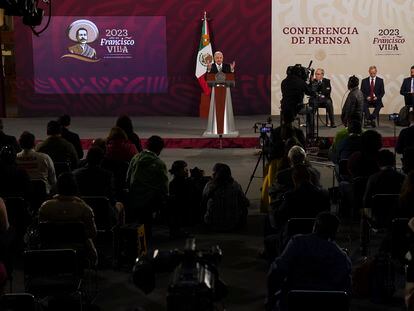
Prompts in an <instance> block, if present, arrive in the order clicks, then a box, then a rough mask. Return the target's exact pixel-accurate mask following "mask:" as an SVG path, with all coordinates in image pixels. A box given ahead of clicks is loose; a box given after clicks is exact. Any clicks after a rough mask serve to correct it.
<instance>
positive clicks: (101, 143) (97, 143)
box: [79, 138, 125, 179]
mask: <svg viewBox="0 0 414 311" xmlns="http://www.w3.org/2000/svg"><path fill="white" fill-rule="evenodd" d="M92 147H98V148H101V149H102V151H103V152H104V155H105V153H106V140H105V139H104V138H96V139H94V140H93V141H92V143H91V145H90V146H89V149H90V148H92ZM86 164H88V161H87V160H86V158H85V159H82V160H80V161H79V167H84V166H85V165H86ZM124 179H125V178H124Z"/></svg>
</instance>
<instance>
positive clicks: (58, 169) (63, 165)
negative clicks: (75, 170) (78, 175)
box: [53, 162, 71, 177]
mask: <svg viewBox="0 0 414 311" xmlns="http://www.w3.org/2000/svg"><path fill="white" fill-rule="evenodd" d="M53 165H54V167H55V173H56V177H59V175H60V174H62V173H66V172H70V171H71V168H70V163H69V162H53Z"/></svg>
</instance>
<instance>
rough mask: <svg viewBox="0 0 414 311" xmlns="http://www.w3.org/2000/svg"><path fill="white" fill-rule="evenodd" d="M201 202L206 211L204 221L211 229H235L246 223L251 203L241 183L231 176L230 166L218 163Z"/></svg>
mask: <svg viewBox="0 0 414 311" xmlns="http://www.w3.org/2000/svg"><path fill="white" fill-rule="evenodd" d="M201 204H202V209H203V210H204V209H205V211H206V213H205V215H204V222H205V224H206V225H207V227H208V228H209V229H210V230H213V231H233V230H235V229H239V228H242V227H243V226H244V225H245V223H246V217H247V214H248V211H247V207H248V206H249V204H250V203H249V200H248V199H247V198H246V196H245V194H244V192H243V190H242V188H241V186H240V184H239V183H238V182H237V181H235V180H234V179H233V177H232V176H231V170H230V167H229V166H228V165H227V164H223V163H216V164H215V165H214V167H213V179H212V180H211V181H210V182H208V183H207V185H206V187H205V188H204V191H203V197H202V203H201Z"/></svg>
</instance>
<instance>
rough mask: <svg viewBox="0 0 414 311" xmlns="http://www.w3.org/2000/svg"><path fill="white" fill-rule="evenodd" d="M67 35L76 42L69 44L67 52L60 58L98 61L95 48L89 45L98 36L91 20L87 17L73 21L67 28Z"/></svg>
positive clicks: (97, 31) (96, 28)
mask: <svg viewBox="0 0 414 311" xmlns="http://www.w3.org/2000/svg"><path fill="white" fill-rule="evenodd" d="M67 36H68V37H69V39H70V40H72V41H74V42H76V44H75V45H71V46H69V47H68V51H69V53H68V54H65V55H63V56H62V58H75V59H78V60H81V61H85V62H99V61H100V59H99V58H98V57H97V55H96V50H95V49H94V48H93V47H91V46H90V45H89V44H90V43H92V42H94V41H95V40H96V39H97V38H98V36H99V30H98V27H96V25H95V24H94V23H93V22H91V21H90V20H87V19H79V20H76V21H74V22H73V23H72V24H70V26H69V27H68V29H67Z"/></svg>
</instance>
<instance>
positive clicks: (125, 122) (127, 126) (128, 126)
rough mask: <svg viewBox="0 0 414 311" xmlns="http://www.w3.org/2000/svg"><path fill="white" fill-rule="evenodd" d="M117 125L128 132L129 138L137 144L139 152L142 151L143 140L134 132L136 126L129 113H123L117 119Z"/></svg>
mask: <svg viewBox="0 0 414 311" xmlns="http://www.w3.org/2000/svg"><path fill="white" fill-rule="evenodd" d="M116 126H117V127H120V128H121V129H123V130H124V132H125V134H127V136H128V139H129V141H130V142H131V143H133V144H134V145H135V147H136V148H137V150H138V152H141V151H142V145H141V140H140V139H139V137H138V135H137V134H136V133H135V132H134V127H133V125H132V120H131V118H130V117H128V116H127V115H122V116H120V117H119V118H118V119H117V120H116Z"/></svg>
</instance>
